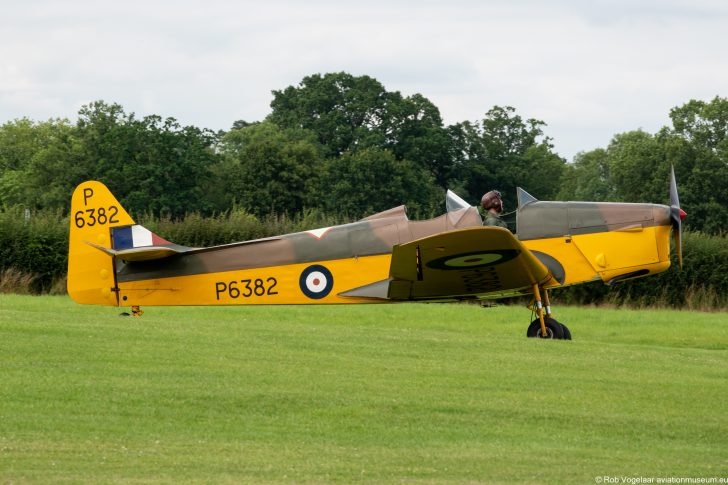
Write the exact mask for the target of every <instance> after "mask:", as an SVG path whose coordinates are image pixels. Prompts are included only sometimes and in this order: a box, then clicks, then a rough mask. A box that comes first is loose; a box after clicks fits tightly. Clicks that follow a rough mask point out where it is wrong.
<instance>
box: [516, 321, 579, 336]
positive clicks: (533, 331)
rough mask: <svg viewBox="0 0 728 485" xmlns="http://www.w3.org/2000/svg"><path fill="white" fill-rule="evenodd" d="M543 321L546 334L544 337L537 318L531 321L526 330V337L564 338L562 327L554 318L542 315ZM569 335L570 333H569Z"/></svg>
mask: <svg viewBox="0 0 728 485" xmlns="http://www.w3.org/2000/svg"><path fill="white" fill-rule="evenodd" d="M543 323H544V324H545V325H546V332H547V335H546V337H544V336H543V335H541V321H540V320H539V319H538V318H537V319H536V320H534V321H532V322H531V325H529V326H528V330H527V331H526V337H528V338H546V339H555V340H563V339H564V327H563V326H562V325H561V324H560V323H559V322H557V321H556V320H554V319H553V318H549V317H544V319H543ZM569 335H571V334H569Z"/></svg>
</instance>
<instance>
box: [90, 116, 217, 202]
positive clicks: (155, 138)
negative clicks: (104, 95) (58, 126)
mask: <svg viewBox="0 0 728 485" xmlns="http://www.w3.org/2000/svg"><path fill="white" fill-rule="evenodd" d="M77 130H78V138H79V142H80V143H81V145H82V148H83V160H82V162H81V163H82V165H83V166H84V167H88V168H87V170H86V173H85V174H84V176H83V177H81V180H83V179H84V178H97V179H98V180H101V181H103V182H106V183H107V185H108V186H109V188H110V189H111V190H112V191H113V192H114V193H115V194H116V195H117V197H119V198H121V199H123V200H124V203H125V205H126V207H127V209H128V210H130V211H131V212H132V213H137V214H140V213H144V212H151V213H154V214H166V215H170V216H172V217H180V216H182V215H184V214H185V213H186V212H189V211H202V212H208V211H209V210H210V209H211V207H210V204H209V202H208V201H207V200H206V198H205V193H204V192H203V187H205V184H206V181H207V180H208V179H209V177H210V175H211V172H210V169H211V167H212V166H213V165H214V164H215V163H216V162H217V161H218V156H217V155H216V153H215V152H214V150H213V146H214V145H215V143H216V135H215V134H214V133H213V132H212V131H210V130H204V129H199V128H196V127H193V126H187V127H181V126H180V125H179V123H177V121H176V120H175V119H174V118H165V119H162V118H161V117H160V116H157V115H151V116H146V117H144V118H142V119H141V120H139V119H136V118H135V116H134V114H133V113H131V114H126V113H124V111H123V108H122V107H121V106H120V105H118V104H111V105H109V104H106V103H104V102H103V101H97V102H94V103H92V104H90V105H88V106H84V107H83V108H82V109H81V111H80V112H79V120H78V123H77ZM81 180H78V181H77V182H76V183H78V182H80V181H81Z"/></svg>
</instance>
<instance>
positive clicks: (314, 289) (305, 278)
mask: <svg viewBox="0 0 728 485" xmlns="http://www.w3.org/2000/svg"><path fill="white" fill-rule="evenodd" d="M298 283H299V285H300V287H301V291H302V292H303V294H304V295H306V296H307V297H309V298H311V299H313V300H320V299H321V298H324V297H325V296H326V295H328V294H329V293H331V289H332V288H333V287H334V276H333V275H332V274H331V271H329V270H328V269H327V268H326V267H324V266H321V265H320V264H314V265H312V266H309V267H308V268H306V269H304V270H303V272H301V277H300V278H299V280H298Z"/></svg>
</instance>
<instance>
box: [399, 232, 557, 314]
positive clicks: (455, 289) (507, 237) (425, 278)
mask: <svg viewBox="0 0 728 485" xmlns="http://www.w3.org/2000/svg"><path fill="white" fill-rule="evenodd" d="M549 278H551V273H550V272H549V270H548V269H547V268H546V266H544V265H543V264H542V263H541V262H540V261H539V260H538V259H537V258H536V257H535V256H534V255H533V254H532V253H531V252H530V251H529V250H528V249H527V248H526V247H525V246H523V244H521V242H520V241H518V239H516V238H515V237H514V236H513V234H511V232H510V231H508V230H507V229H503V228H500V227H477V228H470V229H462V230H459V231H452V232H447V233H443V234H437V235H434V236H429V237H425V238H422V239H418V240H416V241H412V242H409V243H406V244H401V245H398V246H395V247H394V249H393V252H392V262H391V266H390V282H389V288H388V293H387V297H388V298H390V299H392V300H429V299H432V300H436V299H450V298H456V299H457V298H468V297H471V298H472V297H476V298H477V297H486V298H487V297H502V296H513V295H518V294H523V293H530V292H531V289H532V287H533V285H534V284H542V283H545V282H546V281H548V280H549Z"/></svg>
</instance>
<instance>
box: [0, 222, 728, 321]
mask: <svg viewBox="0 0 728 485" xmlns="http://www.w3.org/2000/svg"><path fill="white" fill-rule="evenodd" d="M139 222H140V223H141V224H143V225H144V226H146V227H148V228H149V229H151V230H152V231H154V232H156V233H158V234H159V235H160V236H162V237H164V238H166V239H168V240H170V241H173V242H175V243H178V244H182V245H186V246H192V247H203V246H211V245H216V244H226V243H230V242H236V241H244V240H249V239H256V238H261V237H266V236H273V235H277V234H286V233H290V232H296V231H302V230H306V229H311V228H316V227H326V226H330V225H333V224H338V223H342V222H345V221H341V220H337V219H335V218H332V217H327V216H326V215H324V214H322V213H320V212H315V211H309V212H305V213H304V214H303V215H301V216H299V217H297V218H295V219H291V218H287V217H277V216H269V217H266V218H265V219H263V220H259V219H258V218H256V217H255V216H253V215H251V214H249V213H247V212H245V211H242V210H232V211H230V212H227V213H224V214H219V215H217V216H213V217H208V218H204V217H201V216H200V215H197V214H192V215H188V216H187V217H186V218H185V219H184V220H182V221H173V220H170V219H156V218H153V217H150V216H147V217H142V218H141V219H140V221H139ZM68 227H69V226H68V218H67V217H63V216H62V215H61V214H60V213H51V212H37V213H32V214H29V215H28V214H26V213H25V212H24V211H23V210H20V209H6V210H0V277H3V278H5V280H9V279H11V278H10V276H9V275H13V276H14V279H15V280H18V281H21V280H22V281H23V282H24V284H29V286H30V287H29V288H13V287H12V284H8V283H7V281H6V282H5V284H0V289H2V291H18V292H26V291H30V292H33V293H44V292H49V291H51V290H52V289H53V288H54V287H55V288H58V287H59V281H61V280H62V279H63V277H64V275H65V273H66V256H67V253H68ZM683 257H684V260H683V270H682V271H680V270H678V268H677V262H676V261H675V260H674V258H673V264H672V267H671V268H670V269H669V270H668V271H665V272H664V273H661V274H659V275H656V276H651V277H648V278H641V279H637V280H634V281H626V282H623V283H618V284H616V285H614V286H612V287H607V286H605V285H603V284H601V283H591V284H586V285H580V286H574V287H570V288H563V289H558V290H556V291H554V292H553V297H554V300H555V302H556V303H557V304H558V303H562V304H563V303H575V304H577V303H578V304H613V305H629V306H664V307H674V308H689V309H701V310H715V309H728V238H726V237H725V236H708V235H705V234H700V233H685V234H683ZM18 275H26V276H28V277H26V278H18ZM29 281H30V283H28V282H29ZM61 286H62V285H61Z"/></svg>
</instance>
